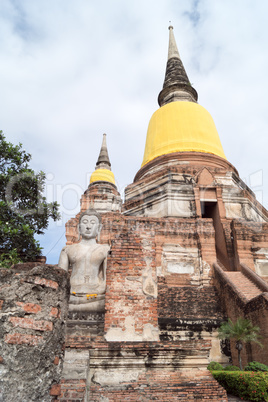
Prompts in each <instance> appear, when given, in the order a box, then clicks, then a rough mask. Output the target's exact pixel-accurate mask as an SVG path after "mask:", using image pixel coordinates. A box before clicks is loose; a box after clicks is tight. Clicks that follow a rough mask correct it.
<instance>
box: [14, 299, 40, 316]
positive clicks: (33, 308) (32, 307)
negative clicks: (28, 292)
mask: <svg viewBox="0 0 268 402" xmlns="http://www.w3.org/2000/svg"><path fill="white" fill-rule="evenodd" d="M16 304H17V306H19V307H21V308H22V309H23V310H24V311H25V312H26V313H33V314H37V313H39V311H41V310H42V307H41V306H40V305H39V304H36V303H23V302H16Z"/></svg>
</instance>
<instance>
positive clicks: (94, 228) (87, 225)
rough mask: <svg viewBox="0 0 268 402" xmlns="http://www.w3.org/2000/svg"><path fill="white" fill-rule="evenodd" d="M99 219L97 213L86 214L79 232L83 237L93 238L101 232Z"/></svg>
mask: <svg viewBox="0 0 268 402" xmlns="http://www.w3.org/2000/svg"><path fill="white" fill-rule="evenodd" d="M99 226H100V223H99V220H98V218H97V217H96V216H95V215H84V216H83V217H82V219H81V221H80V224H79V232H80V234H81V236H82V238H85V239H93V238H95V237H96V236H97V235H98V232H99Z"/></svg>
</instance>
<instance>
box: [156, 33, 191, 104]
mask: <svg viewBox="0 0 268 402" xmlns="http://www.w3.org/2000/svg"><path fill="white" fill-rule="evenodd" d="M168 29H169V46H168V61H167V67H166V75H165V81H164V85H163V89H162V91H161V92H160V94H159V96H158V103H159V106H164V105H166V104H167V103H170V102H175V101H188V102H196V101H197V92H196V90H195V89H194V88H193V87H192V85H191V83H190V81H189V78H188V76H187V74H186V71H185V68H184V66H183V63H182V61H181V58H180V54H179V51H178V48H177V44H176V41H175V37H174V33H173V27H172V26H171V25H170V26H169V27H168Z"/></svg>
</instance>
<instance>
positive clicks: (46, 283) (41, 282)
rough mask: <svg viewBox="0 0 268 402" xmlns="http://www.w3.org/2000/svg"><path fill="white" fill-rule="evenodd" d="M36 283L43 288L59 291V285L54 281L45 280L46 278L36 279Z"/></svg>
mask: <svg viewBox="0 0 268 402" xmlns="http://www.w3.org/2000/svg"><path fill="white" fill-rule="evenodd" d="M34 283H36V284H37V285H42V286H46V287H49V288H52V289H55V290H57V289H58V287H59V285H58V283H57V282H55V281H52V280H51V279H45V278H35V281H34Z"/></svg>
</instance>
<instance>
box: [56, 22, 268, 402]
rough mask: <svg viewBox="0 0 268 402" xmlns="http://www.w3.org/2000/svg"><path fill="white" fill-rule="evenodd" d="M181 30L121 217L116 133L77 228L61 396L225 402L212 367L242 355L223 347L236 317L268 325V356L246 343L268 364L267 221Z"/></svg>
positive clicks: (73, 229)
mask: <svg viewBox="0 0 268 402" xmlns="http://www.w3.org/2000/svg"><path fill="white" fill-rule="evenodd" d="M169 32H170V39H169V53H168V62H167V69H166V75H165V81H164V86H163V89H162V90H161V92H160V94H159V97H158V101H159V106H160V108H159V109H158V110H157V111H156V112H155V113H154V114H153V116H152V118H151V120H150V123H149V127H148V132H147V139H146V146H145V152H144V159H143V163H142V166H141V168H140V170H139V171H138V172H137V174H136V177H135V179H134V182H133V183H132V184H130V185H129V186H128V187H127V188H126V190H125V203H124V204H123V206H122V210H121V199H120V195H119V193H118V191H117V189H116V186H115V180H114V175H113V173H112V171H111V163H110V160H109V157H108V151H107V146H106V136H104V138H103V143H102V147H101V152H100V156H99V158H98V161H97V165H96V170H95V171H94V172H93V173H92V175H91V179H90V184H89V186H88V188H87V190H86V191H85V193H84V194H83V196H82V199H81V211H80V213H79V214H78V215H77V216H76V217H75V218H72V219H71V220H70V221H69V222H68V223H67V225H66V237H67V247H66V248H64V249H63V251H62V255H61V259H60V262H59V264H60V266H61V267H62V268H64V269H69V268H70V271H71V272H72V275H71V295H70V302H69V316H68V320H67V332H66V338H65V346H66V349H65V360H64V364H63V375H62V381H61V396H60V397H59V398H58V400H62V401H63V400H67V399H68V400H80V401H82V400H83V401H84V400H90V401H102V400H103V401H104V400H105V401H115V400H116V401H122V400H128V399H131V400H137V401H139V400H146V401H149V400H156V399H157V400H162V401H169V400H181V401H184V402H185V401H193V400H200V401H202V400H210V401H214V402H219V401H222V402H223V401H226V400H227V396H226V393H225V391H224V390H223V389H222V388H221V387H220V386H219V385H218V384H217V382H216V381H215V380H214V379H213V378H212V376H211V374H210V373H209V372H208V370H207V365H208V363H209V362H210V361H217V362H220V363H222V364H228V362H229V361H230V359H231V358H232V359H233V363H234V364H237V360H236V356H237V354H236V349H235V345H234V344H232V343H231V345H229V344H227V343H225V342H223V341H220V340H219V339H218V338H217V331H218V328H219V326H220V324H221V323H222V322H223V321H224V320H226V319H227V317H229V318H231V319H232V320H236V319H237V318H238V317H239V316H242V317H246V318H249V319H250V320H251V321H252V322H253V323H254V324H255V325H258V326H260V328H261V334H262V335H263V339H264V340H263V343H264V349H263V350H261V349H260V348H259V347H258V346H256V345H248V346H247V348H244V349H243V351H242V353H243V361H244V364H245V363H246V362H247V361H250V360H253V359H254V360H258V361H261V362H263V363H266V364H267V363H268V356H267V352H268V337H267V336H266V334H267V328H268V302H267V292H268V285H267V283H266V279H267V278H268V263H267V256H268V230H267V229H268V224H267V223H266V222H267V220H268V214H267V211H266V210H265V209H264V208H263V207H262V206H261V205H260V204H259V203H258V202H257V201H256V199H255V196H254V194H253V193H252V191H251V190H250V189H249V188H248V187H247V186H246V185H245V184H244V183H243V182H242V181H241V179H240V178H239V175H238V172H237V170H236V169H235V168H234V166H233V165H232V164H231V163H229V162H228V161H227V159H226V156H225V154H224V151H223V149H222V145H221V142H220V139H219V135H218V133H217V130H216V127H215V125H214V122H213V119H212V117H211V116H210V114H209V113H208V112H207V111H206V110H205V109H204V108H203V107H202V106H200V105H199V104H198V103H197V92H196V90H195V89H194V88H193V87H192V85H191V84H190V82H189V79H188V77H187V74H186V72H185V69H184V66H183V64H182V61H181V58H180V55H179V52H178V50H177V46H176V43H175V39H174V35H173V28H172V27H170V28H169ZM141 152H142V151H141ZM137 157H138V156H137ZM91 221H92V222H91ZM94 224H95V226H94ZM94 228H95V229H94ZM79 234H80V235H81V236H82V240H80V239H79ZM96 237H98V239H96ZM79 250H80V251H79ZM102 250H104V251H105V252H102ZM78 273H79V275H78ZM77 275H78V276H79V278H78V279H79V283H78V286H77V283H74V284H73V282H74V279H75V280H76V276H77ZM81 289H82V290H81ZM77 390H79V391H77ZM83 398H84V399H83Z"/></svg>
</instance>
